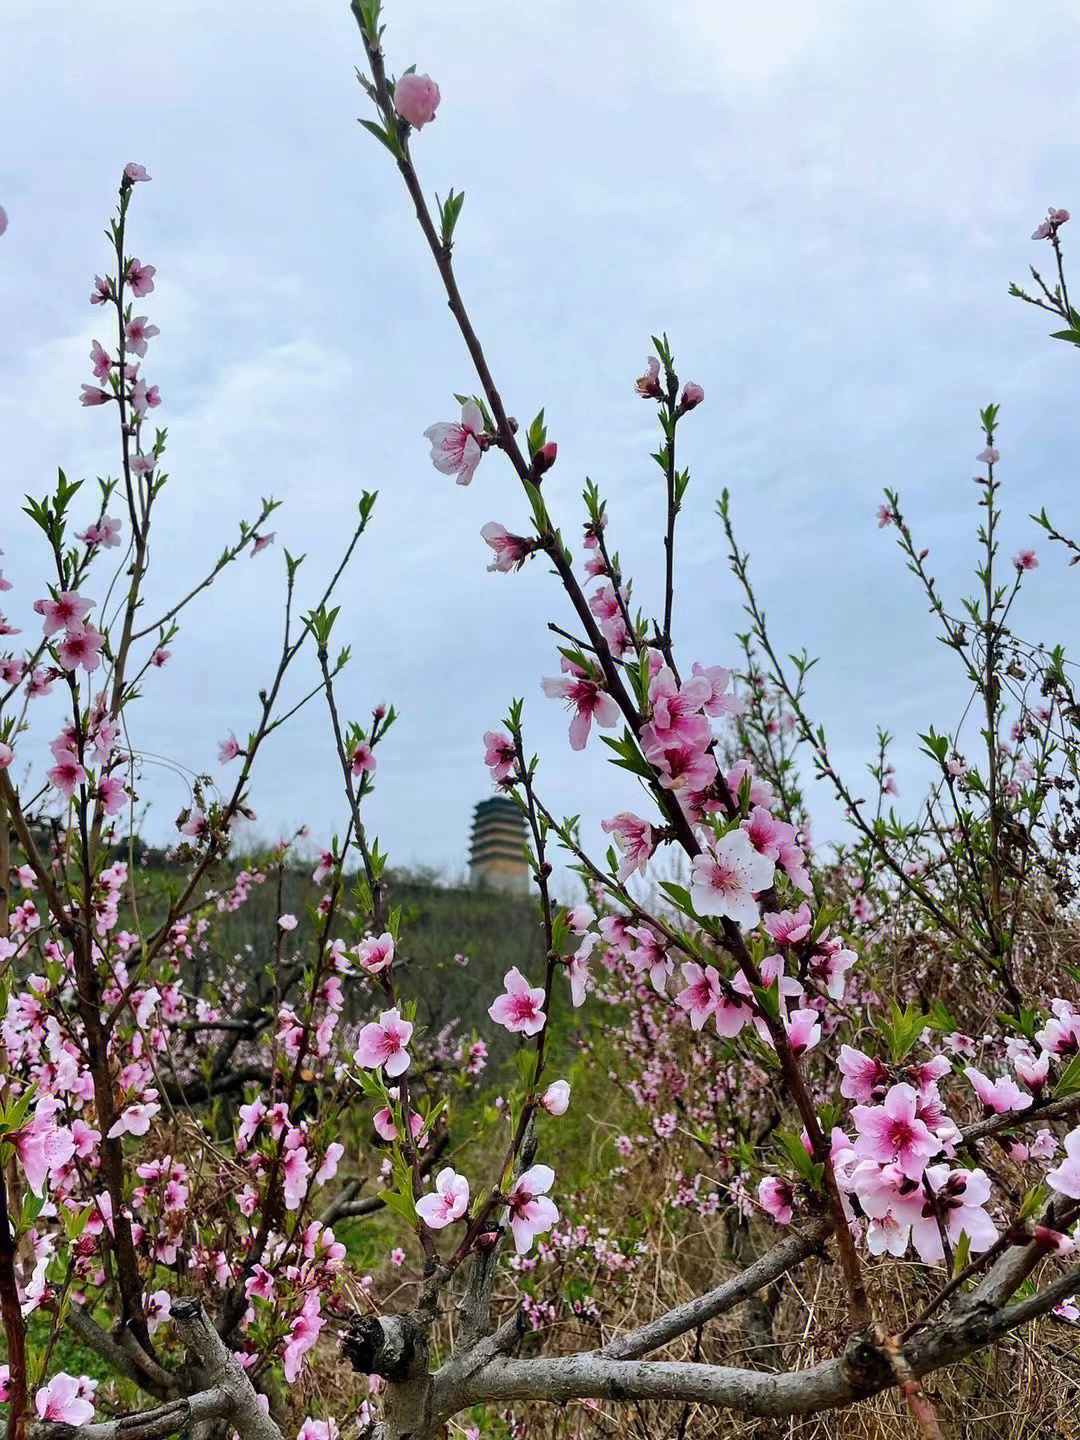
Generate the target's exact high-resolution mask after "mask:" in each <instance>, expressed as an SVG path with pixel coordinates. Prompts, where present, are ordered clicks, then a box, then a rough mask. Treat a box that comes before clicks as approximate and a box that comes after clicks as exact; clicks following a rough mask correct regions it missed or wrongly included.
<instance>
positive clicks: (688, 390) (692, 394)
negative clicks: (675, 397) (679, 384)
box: [682, 380, 705, 410]
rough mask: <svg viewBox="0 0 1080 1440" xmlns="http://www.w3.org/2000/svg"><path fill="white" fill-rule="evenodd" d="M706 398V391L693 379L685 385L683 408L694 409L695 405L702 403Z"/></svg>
mask: <svg viewBox="0 0 1080 1440" xmlns="http://www.w3.org/2000/svg"><path fill="white" fill-rule="evenodd" d="M704 399H705V391H704V390H703V389H702V388H701V386H700V385H695V384H694V382H693V381H692V380H691V381H690V382H689V383H688V384H686V385H684V386H683V392H682V408H683V409H684V410H693V408H694V406H695V405H700V404H701V402H702V401H703V400H704Z"/></svg>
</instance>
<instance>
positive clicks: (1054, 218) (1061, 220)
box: [1031, 206, 1069, 240]
mask: <svg viewBox="0 0 1080 1440" xmlns="http://www.w3.org/2000/svg"><path fill="white" fill-rule="evenodd" d="M1068 218H1069V212H1068V210H1055V209H1054V207H1053V206H1051V207H1050V209H1049V210H1048V211H1047V212H1046V219H1045V220H1044V221H1043V222H1042V223H1041V224H1040V225H1037V226H1036V227H1035V229H1034V230H1033V231H1032V232H1031V238H1032V240H1052V239H1053V238H1054V236H1055V235H1056V234H1057V232H1058V227H1059V226H1061V225H1064V224H1065V223H1066V221H1067V220H1068Z"/></svg>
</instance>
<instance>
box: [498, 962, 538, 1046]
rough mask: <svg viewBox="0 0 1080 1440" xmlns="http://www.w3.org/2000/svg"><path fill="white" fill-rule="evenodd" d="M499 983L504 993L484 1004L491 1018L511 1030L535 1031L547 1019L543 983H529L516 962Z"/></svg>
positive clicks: (516, 1031) (528, 1033)
mask: <svg viewBox="0 0 1080 1440" xmlns="http://www.w3.org/2000/svg"><path fill="white" fill-rule="evenodd" d="M503 984H504V986H505V987H506V989H505V993H504V994H502V995H500V996H499V997H498V999H496V1000H495V1001H494V1002H493V1003H492V1004H491V1005H489V1006H488V1014H489V1015H490V1016H491V1018H492V1020H494V1021H495V1024H496V1025H503V1026H505V1027H506V1029H507V1030H510V1031H513V1032H514V1033H515V1034H521V1035H536V1034H538V1033H539V1032H540V1031H541V1030H542V1029H543V1028H544V1025H545V1023H546V1021H547V1016H546V1015H545V1014H544V990H543V987H542V986H536V987H535V988H533V987H531V986H530V985H529V982H528V981H527V980H526V979H525V976H524V975H522V973H521V971H520V970H519V969H518V968H517V966H516V965H515V966H514V968H513V969H512V970H508V971H507V972H506V975H505V976H504V977H503Z"/></svg>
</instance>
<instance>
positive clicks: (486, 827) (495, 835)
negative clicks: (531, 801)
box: [469, 795, 529, 895]
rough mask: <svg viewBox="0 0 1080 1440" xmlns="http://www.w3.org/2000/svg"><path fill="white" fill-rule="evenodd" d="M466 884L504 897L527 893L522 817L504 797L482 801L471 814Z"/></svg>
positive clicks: (510, 801) (526, 867) (527, 878)
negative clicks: (471, 825)
mask: <svg viewBox="0 0 1080 1440" xmlns="http://www.w3.org/2000/svg"><path fill="white" fill-rule="evenodd" d="M469 882H470V884H472V885H473V886H474V887H475V888H477V889H487V890H499V891H501V892H502V893H503V894H504V895H527V894H528V893H529V866H528V862H527V861H526V859H525V817H524V816H523V815H522V813H521V811H520V810H519V809H518V807H517V806H516V805H515V804H514V802H513V800H510V799H508V798H507V796H505V795H493V796H492V797H491V799H490V800H481V801H480V803H479V804H478V805H477V807H476V810H475V812H474V814H473V827H472V838H471V840H470V843H469Z"/></svg>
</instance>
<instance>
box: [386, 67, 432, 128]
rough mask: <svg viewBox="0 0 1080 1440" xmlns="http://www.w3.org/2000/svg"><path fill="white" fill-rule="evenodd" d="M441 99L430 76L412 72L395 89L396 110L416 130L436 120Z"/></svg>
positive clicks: (403, 77)
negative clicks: (436, 112)
mask: <svg viewBox="0 0 1080 1440" xmlns="http://www.w3.org/2000/svg"><path fill="white" fill-rule="evenodd" d="M439 99H440V96H439V87H438V85H436V84H435V81H434V80H432V78H431V76H430V75H417V74H416V73H415V71H410V73H409V74H408V75H402V77H401V79H400V80H399V81H398V82H397V85H396V86H395V87H394V109H395V110H396V111H397V113H398V114H399V115H400V116H401V118H402V120H405V121H407V123H408V124H410V125H411V126H412V127H413V129H415V130H419V129H421V128H422V127H423V126H424V125H426V124H427V123H428V121H429V120H434V119H435V111H436V110H437V109H438V106H439Z"/></svg>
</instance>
